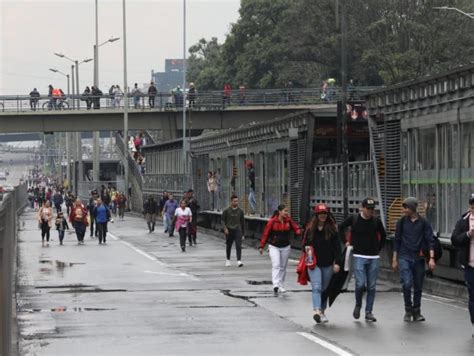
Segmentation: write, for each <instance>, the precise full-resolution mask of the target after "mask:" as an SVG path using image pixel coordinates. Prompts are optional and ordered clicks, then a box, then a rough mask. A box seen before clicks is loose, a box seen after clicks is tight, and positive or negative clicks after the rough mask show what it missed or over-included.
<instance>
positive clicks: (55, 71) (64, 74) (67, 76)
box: [49, 68, 71, 96]
mask: <svg viewBox="0 0 474 356" xmlns="http://www.w3.org/2000/svg"><path fill="white" fill-rule="evenodd" d="M49 70H50V71H51V72H53V73H59V74H61V75H63V76H65V77H66V78H67V95H68V96H69V95H70V94H71V93H70V90H69V74H66V73H63V72H61V71H60V70H58V69H55V68H49Z"/></svg>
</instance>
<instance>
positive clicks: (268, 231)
mask: <svg viewBox="0 0 474 356" xmlns="http://www.w3.org/2000/svg"><path fill="white" fill-rule="evenodd" d="M291 230H293V231H294V233H295V234H296V235H300V234H301V232H300V229H299V227H298V225H297V224H296V223H295V222H294V221H293V220H292V219H291V217H290V215H289V212H288V207H287V206H286V205H284V204H280V205H279V206H278V210H276V211H275V213H274V214H273V216H272V217H271V219H270V220H269V221H268V223H267V225H266V226H265V230H264V231H263V235H262V239H261V240H260V247H259V251H260V254H262V253H263V248H264V247H265V244H266V243H267V241H268V243H269V245H270V246H269V253H270V258H271V260H272V284H273V293H274V294H275V296H278V292H281V293H285V292H286V290H285V288H284V287H283V283H284V282H285V276H286V266H287V265H288V258H289V256H290V250H291V246H290V232H291Z"/></svg>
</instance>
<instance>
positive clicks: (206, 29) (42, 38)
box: [0, 0, 240, 95]
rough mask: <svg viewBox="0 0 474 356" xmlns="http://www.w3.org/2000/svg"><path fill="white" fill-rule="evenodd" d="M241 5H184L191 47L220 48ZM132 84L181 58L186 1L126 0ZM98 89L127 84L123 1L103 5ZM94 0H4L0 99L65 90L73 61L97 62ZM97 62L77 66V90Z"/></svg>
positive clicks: (210, 1)
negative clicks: (206, 42) (204, 43)
mask: <svg viewBox="0 0 474 356" xmlns="http://www.w3.org/2000/svg"><path fill="white" fill-rule="evenodd" d="M239 5H240V0H186V17H187V20H186V24H187V25H186V26H187V30H186V36H187V40H186V42H187V45H186V47H187V48H189V47H190V46H191V45H193V44H195V43H196V42H197V41H198V40H199V39H200V38H203V37H204V38H206V39H210V38H211V37H217V38H218V39H219V42H220V43H222V42H223V41H224V39H225V35H226V34H227V33H229V31H230V29H231V24H232V23H235V22H236V21H237V19H238V16H239V14H238V10H239ZM126 6H127V9H126V16H127V25H126V26H127V73H128V74H127V76H128V84H129V86H132V85H133V83H135V82H137V83H139V85H140V86H141V85H142V84H144V83H147V82H149V81H150V79H151V71H152V70H155V71H158V72H159V71H163V70H164V62H165V59H166V58H182V57H183V0H126ZM98 9H99V15H98V17H99V21H98V22H99V44H100V43H102V42H104V41H107V40H108V39H109V38H111V37H120V40H119V41H116V42H113V43H107V44H106V45H104V46H101V47H100V49H99V61H98V62H99V87H100V88H101V90H102V91H103V92H107V91H108V88H109V87H110V86H111V85H112V84H119V85H120V86H121V87H123V82H124V80H123V41H122V38H123V26H122V23H123V17H122V0H98ZM94 44H95V0H49V1H44V0H0V95H27V94H29V92H30V91H31V90H32V89H33V88H34V87H36V88H38V90H39V92H40V93H41V94H42V95H43V94H44V95H45V94H47V88H48V85H49V84H52V85H53V86H54V87H59V88H63V89H64V92H66V91H67V90H66V89H67V79H66V77H65V76H63V75H61V74H58V73H53V72H51V71H49V68H53V69H58V70H60V71H62V72H63V73H65V74H70V73H71V64H73V63H71V62H70V61H68V60H66V59H64V58H59V57H57V56H55V55H54V53H55V52H59V53H62V54H65V55H66V56H68V57H70V58H72V59H74V60H76V59H77V60H78V61H82V60H84V59H87V58H93V46H94ZM93 68H94V62H93V61H91V62H88V63H82V64H80V65H79V83H80V91H81V92H82V91H83V90H84V88H85V87H86V86H87V85H88V86H91V85H92V84H93V73H94V71H93Z"/></svg>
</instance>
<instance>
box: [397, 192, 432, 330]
mask: <svg viewBox="0 0 474 356" xmlns="http://www.w3.org/2000/svg"><path fill="white" fill-rule="evenodd" d="M402 206H403V213H404V216H403V217H402V218H400V220H398V222H397V226H396V230H395V239H394V240H393V257H392V268H393V270H394V271H396V270H397V269H399V270H400V281H401V284H402V290H403V299H404V302H405V316H404V317H403V320H404V321H406V322H410V321H412V320H413V321H425V317H424V316H423V315H422V314H421V295H422V289H423V280H424V278H425V255H424V253H423V251H425V250H429V262H428V267H429V269H430V270H434V269H435V267H436V262H435V252H434V246H435V240H434V236H433V229H432V228H431V224H430V223H429V222H428V221H427V220H426V219H425V218H423V217H421V216H420V215H419V214H418V213H417V212H416V208H417V207H418V200H417V199H416V198H413V197H409V198H406V199H405V200H404V202H403V205H402ZM412 288H413V299H412V293H411V290H412Z"/></svg>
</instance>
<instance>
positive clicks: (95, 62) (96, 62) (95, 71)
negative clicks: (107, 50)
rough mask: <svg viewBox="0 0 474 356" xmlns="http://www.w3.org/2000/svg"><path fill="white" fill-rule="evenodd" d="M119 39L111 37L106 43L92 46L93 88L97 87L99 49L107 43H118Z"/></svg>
mask: <svg viewBox="0 0 474 356" xmlns="http://www.w3.org/2000/svg"><path fill="white" fill-rule="evenodd" d="M96 28H97V26H96ZM119 39H120V37H111V38H109V39H108V40H107V41H104V42H102V43H101V44H97V43H96V44H94V86H95V87H96V88H98V87H99V47H102V46H103V45H105V44H107V43H112V42H115V41H118V40H119Z"/></svg>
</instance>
